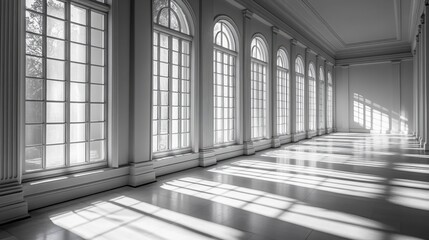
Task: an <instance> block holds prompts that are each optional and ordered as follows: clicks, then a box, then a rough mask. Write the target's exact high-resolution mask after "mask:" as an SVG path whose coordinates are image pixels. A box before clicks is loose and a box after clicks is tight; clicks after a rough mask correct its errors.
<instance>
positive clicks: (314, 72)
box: [308, 63, 316, 79]
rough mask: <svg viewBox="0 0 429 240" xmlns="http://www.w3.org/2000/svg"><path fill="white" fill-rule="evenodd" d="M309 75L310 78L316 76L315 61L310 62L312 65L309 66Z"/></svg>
mask: <svg viewBox="0 0 429 240" xmlns="http://www.w3.org/2000/svg"><path fill="white" fill-rule="evenodd" d="M308 76H309V77H310V78H313V79H315V78H316V71H315V70H314V64H313V63H310V66H309V68H308Z"/></svg>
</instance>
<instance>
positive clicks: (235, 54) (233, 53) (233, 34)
mask: <svg viewBox="0 0 429 240" xmlns="http://www.w3.org/2000/svg"><path fill="white" fill-rule="evenodd" d="M217 24H220V25H221V29H220V31H219V32H217V33H215V32H214V31H215V27H216V25H217ZM224 26H225V27H226V28H228V30H227V31H226V33H225V32H224V31H222V30H223V28H224ZM213 33H214V34H213V146H214V147H225V146H231V145H234V144H236V143H237V141H238V135H237V131H238V128H239V126H238V115H239V114H238V109H239V108H238V97H239V95H238V89H239V82H238V80H239V79H238V69H239V68H238V66H239V65H238V59H239V44H238V33H237V29H236V28H235V25H234V24H233V22H232V20H230V19H228V18H226V17H220V18H217V19H216V21H215V24H214V25H213ZM217 34H228V35H230V36H229V38H230V39H232V41H233V44H231V43H230V48H226V47H224V46H221V45H219V44H217V41H216V40H217V39H216V37H217ZM232 45H233V46H232ZM217 53H220V54H221V56H222V60H221V62H216V61H215V60H216V59H217ZM225 55H227V56H228V58H229V59H231V58H232V60H233V65H232V66H231V65H229V66H228V67H229V73H230V74H233V75H230V77H232V79H230V81H231V80H232V81H233V84H232V85H231V84H230V85H229V86H226V85H225V84H223V85H222V86H223V90H224V89H225V87H228V88H232V97H231V96H228V98H231V99H230V100H231V101H232V107H229V108H228V110H229V111H232V114H231V112H230V113H228V115H232V119H230V118H228V120H229V121H232V125H233V127H232V128H231V129H225V127H223V128H222V129H220V130H218V129H216V125H217V123H216V121H217V120H219V119H222V120H223V125H224V124H225V120H226V119H225V117H224V116H225V107H224V104H223V103H224V101H225V96H217V95H216V92H217V90H216V83H217V77H216V76H217V75H218V74H221V75H222V82H223V83H224V82H225V74H224V73H223V70H222V73H218V72H217V71H216V70H217V63H220V64H222V66H223V68H225V63H224V59H225V58H224V57H225ZM231 67H232V71H231ZM223 90H222V91H223ZM230 90H231V89H230ZM228 95H231V92H230V93H229V94H228ZM219 97H220V98H223V103H222V109H223V113H222V115H223V118H217V110H218V109H217V107H219V106H217V105H216V98H219ZM228 105H231V102H229V104H228ZM228 125H230V123H228ZM225 131H232V139H230V141H225V140H224V141H219V142H218V141H217V139H216V138H217V134H216V133H217V132H222V135H223V139H225Z"/></svg>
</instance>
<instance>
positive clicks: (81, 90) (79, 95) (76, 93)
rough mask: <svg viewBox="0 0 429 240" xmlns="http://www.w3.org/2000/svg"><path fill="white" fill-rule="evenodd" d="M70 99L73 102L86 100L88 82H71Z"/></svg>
mask: <svg viewBox="0 0 429 240" xmlns="http://www.w3.org/2000/svg"><path fill="white" fill-rule="evenodd" d="M70 101H72V102H85V101H86V84H84V83H70Z"/></svg>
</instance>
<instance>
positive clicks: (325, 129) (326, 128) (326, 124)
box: [322, 60, 328, 134]
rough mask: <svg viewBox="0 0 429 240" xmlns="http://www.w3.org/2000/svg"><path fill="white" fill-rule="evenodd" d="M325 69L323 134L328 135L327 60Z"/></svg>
mask: <svg viewBox="0 0 429 240" xmlns="http://www.w3.org/2000/svg"><path fill="white" fill-rule="evenodd" d="M323 69H324V71H323V73H324V74H325V88H324V89H323V91H324V92H325V99H324V100H325V102H324V103H323V104H324V107H323V109H324V110H325V113H324V114H323V117H324V118H325V120H324V121H323V122H324V125H323V126H322V131H323V134H326V133H328V114H327V113H328V104H327V103H328V63H327V62H326V60H325V62H324V65H323Z"/></svg>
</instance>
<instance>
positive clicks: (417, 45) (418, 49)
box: [415, 33, 422, 141]
mask: <svg viewBox="0 0 429 240" xmlns="http://www.w3.org/2000/svg"><path fill="white" fill-rule="evenodd" d="M419 41H420V34H419V33H417V35H416V54H415V59H416V83H417V84H416V86H417V87H416V93H417V94H416V101H417V109H416V123H417V124H416V132H417V134H416V138H417V140H418V141H420V139H421V124H420V115H421V114H420V113H421V110H422V108H421V104H422V103H421V101H420V94H421V92H420V89H421V86H420V80H421V79H420V43H419Z"/></svg>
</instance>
